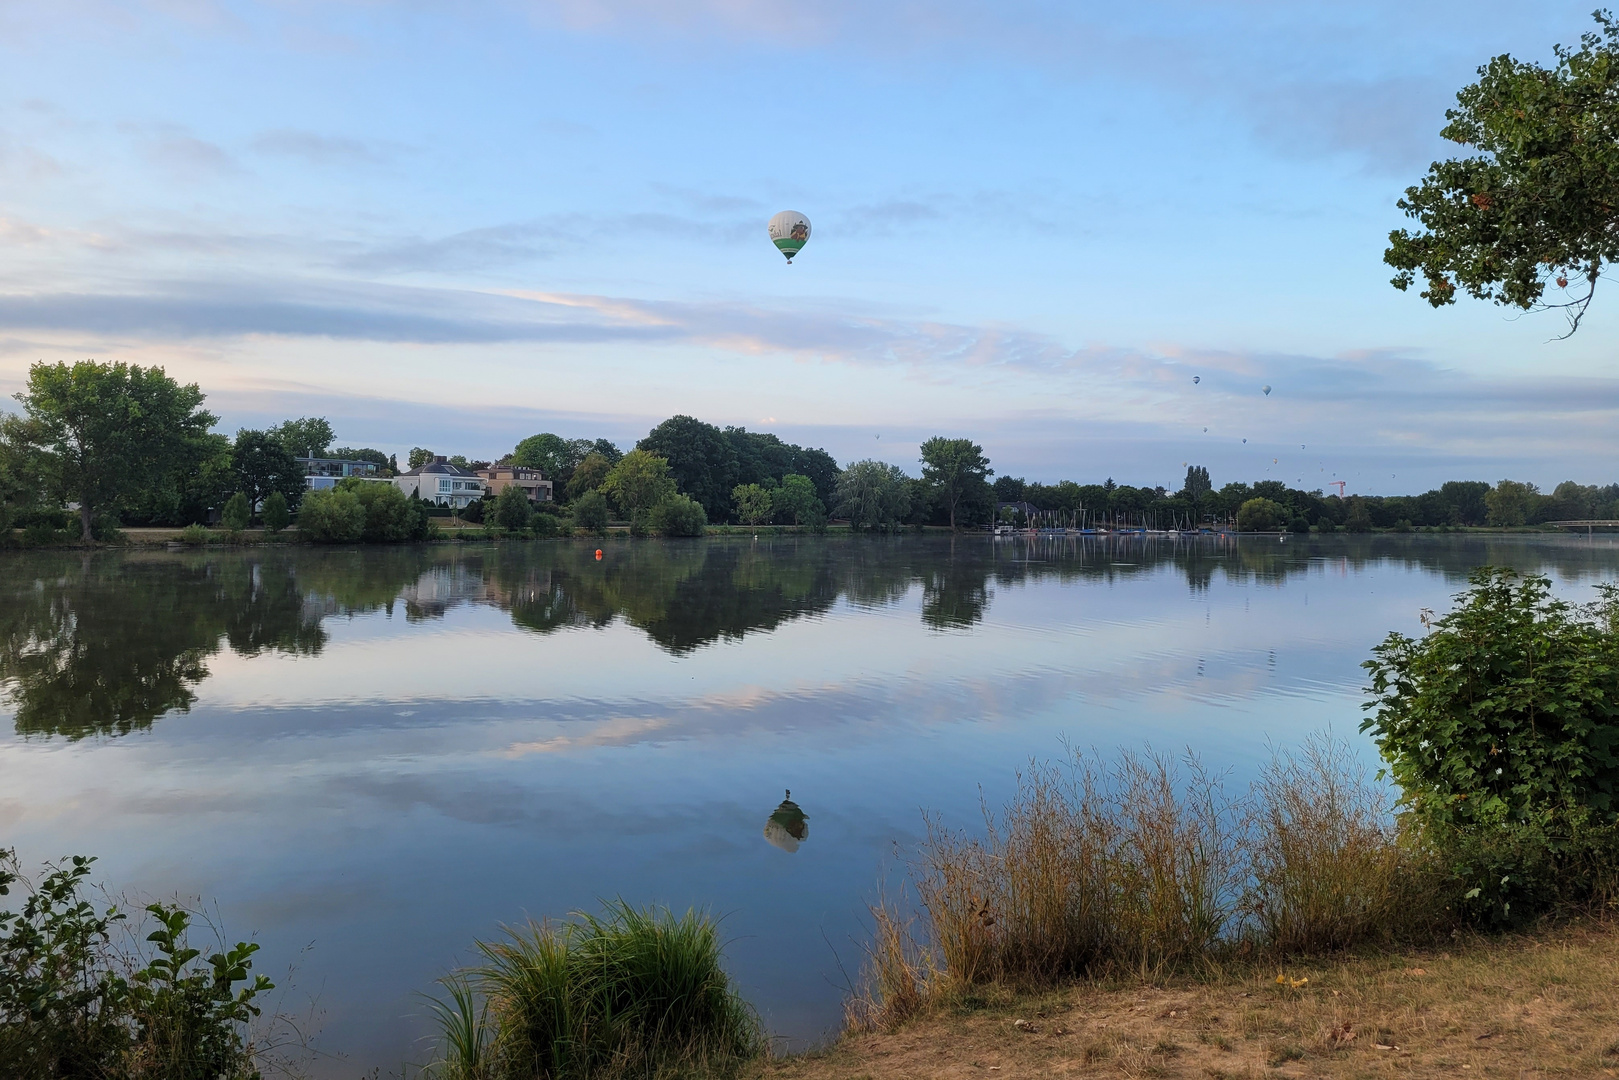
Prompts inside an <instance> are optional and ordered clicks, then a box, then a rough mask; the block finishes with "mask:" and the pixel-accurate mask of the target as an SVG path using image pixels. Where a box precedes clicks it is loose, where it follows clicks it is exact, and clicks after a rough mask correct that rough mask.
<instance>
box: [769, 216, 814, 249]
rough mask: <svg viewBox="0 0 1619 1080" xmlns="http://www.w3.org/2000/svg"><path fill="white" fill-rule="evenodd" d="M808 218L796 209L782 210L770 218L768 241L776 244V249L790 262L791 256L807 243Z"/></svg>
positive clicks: (808, 231)
mask: <svg viewBox="0 0 1619 1080" xmlns="http://www.w3.org/2000/svg"><path fill="white" fill-rule="evenodd" d="M809 236H810V223H809V218H807V217H805V216H804V215H803V214H800V213H799V212H798V211H797V210H783V211H782V212H781V213H779V214H777V215H776V216H775V217H773V218H771V219H770V242H771V243H773V244H775V245H776V250H777V251H779V252H781V253H782V254H783V255H785V256H787V261H788V262H792V261H793V256H794V255H797V254H798V253H799V252H800V251H801V250H803V248H804V245H805V244H807V243H809Z"/></svg>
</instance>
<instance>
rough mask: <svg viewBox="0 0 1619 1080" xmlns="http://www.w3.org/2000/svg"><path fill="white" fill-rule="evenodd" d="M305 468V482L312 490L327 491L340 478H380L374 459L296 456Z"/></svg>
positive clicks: (300, 464) (295, 459) (335, 484)
mask: <svg viewBox="0 0 1619 1080" xmlns="http://www.w3.org/2000/svg"><path fill="white" fill-rule="evenodd" d="M293 460H294V461H296V462H297V463H298V464H299V466H300V467H301V468H302V469H303V470H304V482H305V483H306V484H308V485H309V490H310V491H325V490H326V489H327V488H333V487H336V486H337V482H338V481H339V480H342V479H345V478H347V477H350V476H358V477H361V478H363V479H366V480H377V479H380V477H379V476H378V470H377V463H376V462H374V461H353V460H350V459H349V458H322V457H301V458H294V459H293Z"/></svg>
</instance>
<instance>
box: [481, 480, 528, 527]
mask: <svg viewBox="0 0 1619 1080" xmlns="http://www.w3.org/2000/svg"><path fill="white" fill-rule="evenodd" d="M533 516H534V510H533V508H532V507H531V506H530V505H529V501H528V494H527V493H526V492H525V491H524V490H523V489H522V488H520V487H518V486H517V485H516V484H508V485H507V486H506V489H505V490H504V491H502V492H501V493H500V494H499V495H497V496H495V505H494V506H493V507H492V508H491V509H490V511H489V518H490V520H491V521H493V522H494V523H495V524H496V525H499V526H500V527H501V528H502V529H505V530H507V531H508V532H517V531H519V530H521V529H526V528H528V522H529V519H530V518H531V517H533Z"/></svg>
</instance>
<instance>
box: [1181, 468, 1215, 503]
mask: <svg viewBox="0 0 1619 1080" xmlns="http://www.w3.org/2000/svg"><path fill="white" fill-rule="evenodd" d="M1213 492H1214V482H1213V481H1212V480H1210V479H1209V470H1208V469H1207V468H1205V467H1204V466H1202V465H1188V466H1187V467H1186V481H1185V482H1184V483H1183V484H1181V496H1182V497H1183V498H1185V499H1186V500H1187V501H1189V502H1190V503H1191V504H1192V505H1193V506H1202V505H1203V500H1204V499H1207V498H1208V497H1209V496H1210V495H1211V494H1213Z"/></svg>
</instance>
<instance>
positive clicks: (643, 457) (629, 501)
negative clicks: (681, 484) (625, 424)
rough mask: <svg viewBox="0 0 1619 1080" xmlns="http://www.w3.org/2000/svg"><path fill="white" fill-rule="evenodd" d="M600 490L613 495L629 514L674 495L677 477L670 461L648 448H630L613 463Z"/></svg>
mask: <svg viewBox="0 0 1619 1080" xmlns="http://www.w3.org/2000/svg"><path fill="white" fill-rule="evenodd" d="M601 490H602V491H603V492H605V493H606V494H608V495H610V496H612V498H613V501H614V502H616V503H618V506H619V509H620V510H622V511H624V513H626V514H628V515H629V516H630V517H632V518H633V517H634V516H635V515H636V514H639V513H645V512H646V511H648V510H651V509H652V508H653V507H654V506H657V505H658V504H659V503H661V502H663V501H664V500H666V499H671V498H673V497H674V495H675V480H674V477H672V476H671V475H670V469H669V462H667V461H665V460H664V459H663V458H661V457H659V456H658V455H656V454H652V453H648V452H647V451H645V450H640V449H636V450H631V451H630V452H629V453H628V454H625V455H624V459H623V460H622V461H620V462H619V463H618V464H617V465H614V466H613V469H612V471H611V472H609V473H608V474H607V479H605V480H604V481H602V486H601Z"/></svg>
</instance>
